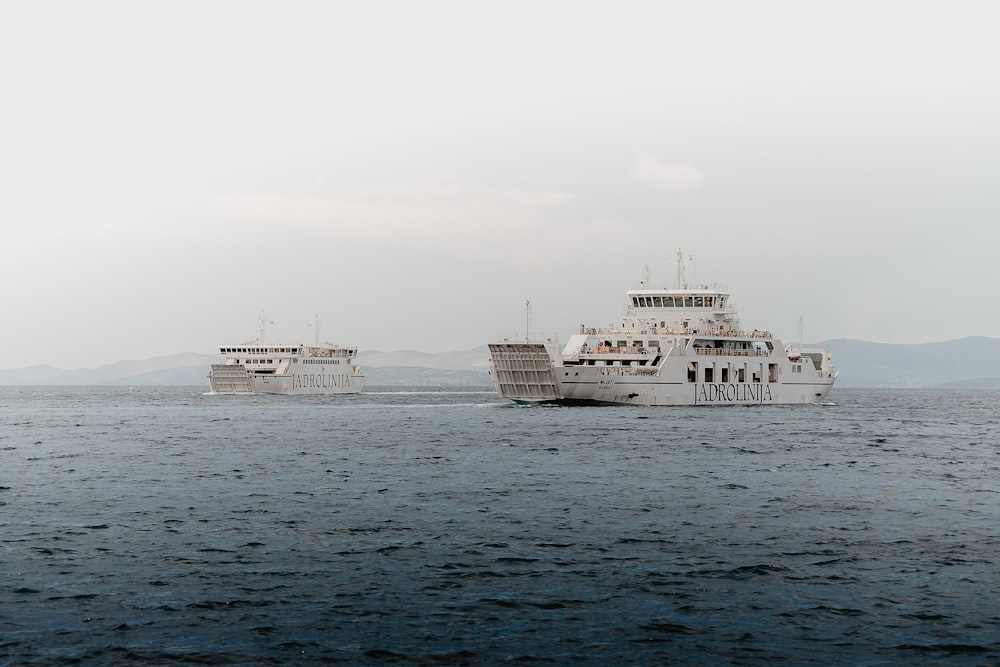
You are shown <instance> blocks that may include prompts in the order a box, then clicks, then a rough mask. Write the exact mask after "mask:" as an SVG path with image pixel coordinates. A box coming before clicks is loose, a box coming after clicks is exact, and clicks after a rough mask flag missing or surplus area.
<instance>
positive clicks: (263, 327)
mask: <svg viewBox="0 0 1000 667" xmlns="http://www.w3.org/2000/svg"><path fill="white" fill-rule="evenodd" d="M268 324H274V322H272V321H271V320H269V319H267V313H265V312H264V311H263V310H262V311H260V339H259V341H258V342H259V343H260V344H261V345H267V325H268Z"/></svg>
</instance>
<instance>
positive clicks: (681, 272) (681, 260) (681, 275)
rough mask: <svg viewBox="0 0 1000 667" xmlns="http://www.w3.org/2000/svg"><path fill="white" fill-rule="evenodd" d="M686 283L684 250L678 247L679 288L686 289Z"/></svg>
mask: <svg viewBox="0 0 1000 667" xmlns="http://www.w3.org/2000/svg"><path fill="white" fill-rule="evenodd" d="M686 288H687V285H685V284H684V251H683V250H681V249H680V248H678V249H677V289H686Z"/></svg>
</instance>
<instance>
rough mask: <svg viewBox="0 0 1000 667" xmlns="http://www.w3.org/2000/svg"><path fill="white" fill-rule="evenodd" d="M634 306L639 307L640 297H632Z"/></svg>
mask: <svg viewBox="0 0 1000 667" xmlns="http://www.w3.org/2000/svg"><path fill="white" fill-rule="evenodd" d="M632 305H633V306H636V307H638V306H639V297H637V296H634V297H632Z"/></svg>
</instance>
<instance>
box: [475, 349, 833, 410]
mask: <svg viewBox="0 0 1000 667" xmlns="http://www.w3.org/2000/svg"><path fill="white" fill-rule="evenodd" d="M490 353H491V366H492V367H491V371H490V372H491V375H492V377H493V381H494V385H495V386H496V388H497V392H498V393H499V395H500V396H501V397H502V398H506V399H510V400H512V401H514V402H516V403H558V404H566V405H641V406H721V405H805V404H816V403H822V402H823V401H824V400H826V397H827V394H828V393H829V391H830V389H831V387H832V386H833V383H834V380H835V379H836V374H835V373H829V374H825V375H824V374H823V373H820V372H818V371H817V370H815V369H812V368H808V370H809V371H810V372H807V373H802V372H799V373H796V374H794V375H795V376H796V379H795V380H794V381H791V380H785V379H784V378H785V377H786V376H790V375H793V373H792V372H791V365H792V364H791V362H790V361H788V360H787V358H786V359H785V360H784V361H782V360H781V359H780V358H771V357H760V358H759V359H758V360H754V361H752V362H748V361H747V358H746V357H737V356H733V357H727V356H718V355H717V356H713V357H712V358H711V361H709V362H706V361H705V360H704V359H702V358H699V363H702V364H711V367H712V368H713V369H714V368H722V367H724V366H727V365H731V366H727V367H735V366H736V365H740V366H741V367H744V368H747V369H751V370H752V369H753V368H754V367H755V366H756V365H757V364H760V367H761V369H762V373H763V374H762V375H761V376H760V377H761V378H764V379H763V380H762V381H761V379H760V378H753V377H752V373H748V374H747V375H746V377H747V378H748V379H750V380H751V381H748V382H703V381H701V382H699V381H697V380H696V378H689V377H688V373H689V368H690V362H691V361H692V359H693V357H690V356H685V355H683V354H677V355H674V356H673V357H672V358H667V359H665V360H664V361H663V362H662V363H661V364H660V365H659V366H657V367H642V368H637V367H634V366H615V365H610V366H604V365H602V366H581V365H578V364H560V363H559V362H558V359H554V358H553V357H552V356H551V355H550V354H549V352H548V351H547V350H546V348H545V346H544V345H543V344H540V343H521V344H509V343H507V344H495V345H491V346H490ZM769 366H772V367H774V368H778V367H779V366H780V367H781V368H780V370H775V371H774V372H773V376H772V377H768V375H770V374H769V373H768V372H767V369H768V367H769ZM780 371H786V372H780ZM701 372H702V373H704V367H703V368H702V369H701Z"/></svg>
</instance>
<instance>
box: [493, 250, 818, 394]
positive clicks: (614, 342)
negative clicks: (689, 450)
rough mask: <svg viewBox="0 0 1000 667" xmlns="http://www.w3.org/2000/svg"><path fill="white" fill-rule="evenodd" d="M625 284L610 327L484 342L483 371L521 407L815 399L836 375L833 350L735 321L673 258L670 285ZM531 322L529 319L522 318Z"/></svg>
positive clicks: (725, 298) (724, 296)
mask: <svg viewBox="0 0 1000 667" xmlns="http://www.w3.org/2000/svg"><path fill="white" fill-rule="evenodd" d="M648 282H649V280H648V278H646V279H645V280H643V282H642V283H640V287H639V288H638V289H633V290H629V291H628V292H627V293H626V294H627V302H626V305H625V309H624V311H623V312H622V315H621V316H620V317H619V319H618V320H616V321H615V322H614V324H612V325H611V326H609V327H607V328H597V327H588V326H585V325H581V326H580V330H579V331H578V332H577V333H576V334H575V335H573V336H571V337H570V339H569V341H568V342H567V343H566V345H565V347H564V348H563V349H561V350H560V349H559V348H560V345H559V343H558V342H557V341H555V342H551V341H532V340H528V339H527V337H526V339H525V340H522V341H516V340H513V339H504V340H501V341H500V342H497V343H493V344H491V345H490V346H489V348H490V374H491V376H492V377H493V382H494V384H495V385H496V388H497V391H498V392H499V394H500V396H501V397H503V398H507V399H511V400H513V401H516V402H518V403H568V404H574V403H577V404H600V403H606V404H628V405H788V404H804V403H820V402H822V401H823V400H824V399H825V398H826V395H827V393H828V392H829V391H830V388H831V387H832V386H833V383H834V381H835V380H836V379H837V371H836V370H835V369H834V367H833V363H832V357H831V355H830V354H829V353H828V352H827V351H826V350H823V349H819V348H803V347H802V344H801V343H799V344H798V345H789V346H787V347H786V346H785V345H783V344H782V342H781V341H780V340H779V339H778V338H776V337H774V336H773V335H772V334H771V333H770V332H768V331H764V330H761V329H753V330H747V329H744V328H743V326H742V325H741V324H740V320H739V317H738V316H737V312H736V309H735V308H734V306H733V304H732V303H731V302H730V300H729V298H730V294H729V292H728V291H726V290H724V289H720V288H718V287H709V286H707V285H701V286H696V287H692V286H690V285H688V284H687V283H686V282H685V280H684V262H683V255H682V254H681V253H678V257H677V287H676V288H674V289H667V288H663V289H650V288H649V285H648ZM529 321H530V318H529Z"/></svg>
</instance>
